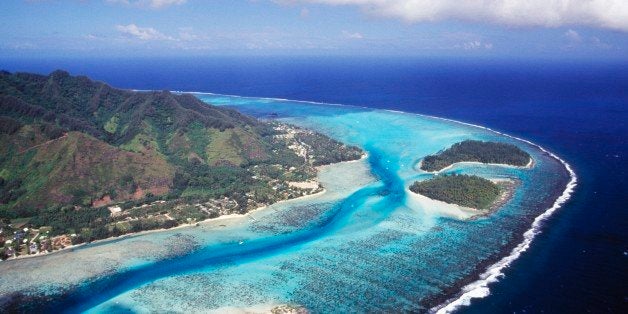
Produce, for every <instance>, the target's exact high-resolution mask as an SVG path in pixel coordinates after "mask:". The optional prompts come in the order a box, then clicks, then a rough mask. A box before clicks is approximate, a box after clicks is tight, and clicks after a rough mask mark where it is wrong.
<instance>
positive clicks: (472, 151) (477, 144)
mask: <svg viewBox="0 0 628 314" xmlns="http://www.w3.org/2000/svg"><path fill="white" fill-rule="evenodd" d="M530 158H531V157H530V155H529V154H528V153H526V152H525V151H523V150H521V149H520V148H519V147H517V146H515V145H513V144H508V143H498V142H483V141H474V140H466V141H463V142H460V143H456V144H454V145H452V146H451V147H450V148H448V149H446V150H444V151H441V152H439V153H438V154H436V155H429V156H426V157H425V158H423V161H422V162H421V169H422V170H425V171H439V170H441V169H443V168H446V167H448V166H450V165H452V164H454V163H457V162H463V161H475V162H481V163H490V164H507V165H512V166H525V165H527V164H528V162H529V161H530Z"/></svg>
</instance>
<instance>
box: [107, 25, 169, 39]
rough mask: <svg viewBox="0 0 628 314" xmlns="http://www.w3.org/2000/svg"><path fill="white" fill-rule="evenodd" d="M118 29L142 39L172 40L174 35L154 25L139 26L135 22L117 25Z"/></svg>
mask: <svg viewBox="0 0 628 314" xmlns="http://www.w3.org/2000/svg"><path fill="white" fill-rule="evenodd" d="M116 29H117V30H118V31H119V32H121V33H123V34H125V35H128V36H132V37H135V38H139V39H141V40H172V39H173V38H172V37H169V36H166V35H164V34H162V33H160V32H159V31H157V30H156V29H154V28H152V27H139V26H137V25H135V24H129V25H116Z"/></svg>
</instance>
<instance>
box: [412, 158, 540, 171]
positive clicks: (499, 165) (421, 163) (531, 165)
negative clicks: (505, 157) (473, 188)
mask: <svg viewBox="0 0 628 314" xmlns="http://www.w3.org/2000/svg"><path fill="white" fill-rule="evenodd" d="M535 164H536V162H535V161H534V158H532V156H530V161H528V163H527V164H526V165H525V166H513V165H509V164H496V163H484V162H479V161H459V162H454V163H453V164H451V165H449V166H447V167H445V168H443V169H440V170H436V171H426V170H423V169H421V165H423V158H421V160H419V162H417V163H416V164H415V166H414V170H417V171H421V172H424V173H429V174H440V173H441V172H443V171H447V170H449V169H451V168H453V167H456V166H459V165H487V166H496V167H506V168H515V169H532V168H534V165H535Z"/></svg>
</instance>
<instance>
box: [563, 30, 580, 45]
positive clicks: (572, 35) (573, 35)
mask: <svg viewBox="0 0 628 314" xmlns="http://www.w3.org/2000/svg"><path fill="white" fill-rule="evenodd" d="M565 37H567V39H569V41H571V42H574V43H579V42H582V36H580V34H579V33H578V32H576V31H574V30H573V29H570V30H568V31H566V32H565Z"/></svg>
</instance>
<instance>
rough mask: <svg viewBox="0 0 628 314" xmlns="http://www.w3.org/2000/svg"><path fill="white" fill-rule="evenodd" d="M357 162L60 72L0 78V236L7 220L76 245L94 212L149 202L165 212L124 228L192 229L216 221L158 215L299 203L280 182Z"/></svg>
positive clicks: (330, 147) (241, 121)
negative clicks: (169, 224) (204, 206)
mask: <svg viewBox="0 0 628 314" xmlns="http://www.w3.org/2000/svg"><path fill="white" fill-rule="evenodd" d="M288 133H290V136H286V134H288ZM296 148H298V149H296ZM301 151H306V154H301V153H300V152H301ZM361 154H362V152H361V150H360V149H358V148H356V147H349V146H345V145H343V144H342V143H339V142H337V141H334V140H332V139H330V138H328V137H326V136H324V135H321V134H318V133H315V132H309V131H308V132H305V131H304V130H298V129H296V128H294V127H291V126H278V125H276V124H273V123H266V122H260V121H258V120H256V119H255V118H252V117H249V116H246V115H243V114H240V113H239V112H237V111H235V110H232V109H227V108H223V107H217V106H212V105H208V104H205V103H203V102H201V101H200V100H198V99H197V98H196V97H194V96H192V95H187V94H173V93H170V92H168V91H157V92H134V91H128V90H120V89H116V88H112V87H110V86H108V85H107V84H105V83H101V82H95V81H92V80H90V79H88V78H87V77H83V76H71V75H69V74H68V73H67V72H64V71H55V72H53V73H51V74H50V75H48V76H43V75H37V74H28V73H15V74H12V73H9V72H5V71H2V72H0V218H2V219H4V222H3V224H4V225H8V224H9V223H10V222H12V221H16V220H19V221H20V222H24V221H25V222H26V225H29V224H30V225H31V226H33V227H40V226H49V225H54V226H57V227H56V229H55V230H54V233H57V234H62V233H65V232H68V233H69V232H76V233H80V232H79V231H80V230H81V228H92V229H93V228H95V227H97V226H100V225H102V224H105V223H109V222H110V220H111V218H107V219H104V218H103V217H107V216H109V215H108V213H109V211H108V210H107V209H106V208H104V207H106V206H110V205H115V204H117V205H120V206H121V208H122V210H123V213H124V210H126V209H130V208H133V207H136V206H139V205H141V204H144V203H151V202H152V203H154V202H155V201H162V202H171V205H172V206H170V207H168V206H169V205H163V206H162V207H160V211H159V212H157V213H148V212H145V213H139V212H137V211H135V212H133V213H134V214H133V215H132V217H135V218H137V219H140V218H142V217H145V216H151V217H152V216H155V215H157V216H158V215H162V216H163V217H161V218H163V219H161V220H160V221H161V222H162V223H163V222H164V221H172V220H176V221H177V222H176V223H180V222H183V221H186V219H187V218H191V217H193V219H202V218H206V217H209V216H212V215H217V214H218V212H216V213H213V212H212V211H211V210H200V209H195V210H193V211H190V210H188V211H183V212H181V210H179V212H181V214H180V215H179V216H177V215H176V214H174V213H171V214H172V215H170V214H166V212H168V210H170V209H173V208H175V207H177V206H179V207H178V208H179V209H181V208H183V207H181V206H187V205H189V204H200V203H203V202H216V201H217V200H223V201H221V202H224V204H228V206H227V205H225V206H222V205H221V206H217V207H216V208H217V211H219V210H218V209H220V210H222V213H224V212H225V210H227V209H228V210H229V211H237V212H245V211H247V210H249V209H251V208H254V207H255V206H259V205H263V204H268V203H272V202H274V201H277V200H280V199H286V198H291V197H296V196H299V195H302V194H303V193H310V192H311V191H309V192H308V191H301V190H299V189H298V188H294V187H291V186H290V185H289V184H288V182H289V181H304V180H309V179H312V178H313V177H314V176H315V174H316V171H315V170H314V168H313V166H316V165H322V164H328V163H331V162H337V161H343V160H352V159H358V158H360V156H361ZM225 199H226V200H225ZM160 204H163V203H160ZM234 204H235V205H234ZM99 208H100V209H99ZM103 208H104V209H103ZM103 210H104V211H103ZM94 213H97V214H94ZM67 216H73V217H74V218H76V217H82V216H84V217H83V218H85V219H83V218H80V219H67ZM96 217H97V218H96ZM164 217H165V218H164ZM177 217H178V218H177ZM135 218H134V219H135ZM64 219H66V220H67V223H63V222H62V221H64ZM77 221H78V222H80V223H76V222H77ZM176 223H175V224H176ZM151 226H152V225H151ZM158 226H159V224H157V227H158ZM152 227H155V226H152ZM134 228H135V227H134ZM139 228H140V229H145V228H144V227H139ZM111 229H112V228H111V226H110V227H109V229H108V230H109V231H111ZM113 229H115V228H113ZM136 229H137V228H136ZM125 231H128V230H125Z"/></svg>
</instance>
